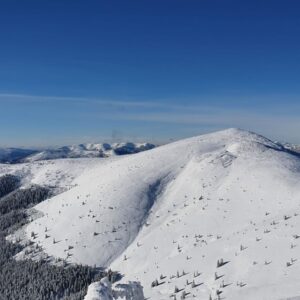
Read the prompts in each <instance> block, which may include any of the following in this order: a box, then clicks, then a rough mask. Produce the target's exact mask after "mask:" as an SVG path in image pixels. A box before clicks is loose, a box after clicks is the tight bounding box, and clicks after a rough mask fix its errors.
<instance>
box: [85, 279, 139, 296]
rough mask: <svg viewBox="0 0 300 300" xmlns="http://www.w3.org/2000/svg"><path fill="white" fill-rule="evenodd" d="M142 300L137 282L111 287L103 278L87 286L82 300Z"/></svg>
mask: <svg viewBox="0 0 300 300" xmlns="http://www.w3.org/2000/svg"><path fill="white" fill-rule="evenodd" d="M117 299H125V300H144V294H143V288H142V287H141V285H140V284H139V283H138V282H129V283H126V284H114V285H112V284H111V283H110V282H109V281H108V279H107V278H106V277H105V278H103V279H101V281H99V282H94V283H92V284H90V285H89V288H88V291H87V294H86V296H85V298H84V300H117Z"/></svg>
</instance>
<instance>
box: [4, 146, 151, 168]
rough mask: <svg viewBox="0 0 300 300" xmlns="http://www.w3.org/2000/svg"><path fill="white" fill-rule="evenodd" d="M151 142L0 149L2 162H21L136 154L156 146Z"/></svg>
mask: <svg viewBox="0 0 300 300" xmlns="http://www.w3.org/2000/svg"><path fill="white" fill-rule="evenodd" d="M154 147H155V145H153V144H150V143H115V144H108V143H103V144H80V145H74V146H64V147H60V148H53V149H45V150H43V151H38V150H33V149H18V148H3V149H0V163H21V162H33V161H39V160H49V159H59V158H81V157H109V156H113V155H127V154H134V153H138V152H142V151H146V150H150V149H152V148H154Z"/></svg>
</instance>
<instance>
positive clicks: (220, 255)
mask: <svg viewBox="0 0 300 300" xmlns="http://www.w3.org/2000/svg"><path fill="white" fill-rule="evenodd" d="M299 181H300V159H299V156H297V155H293V154H291V153H290V152H289V151H287V150H286V149H285V148H284V147H282V146H280V145H278V144H275V143H273V142H272V141H270V140H268V139H266V138H264V137H262V136H259V135H256V134H254V133H249V132H246V131H241V130H237V129H230V130H225V131H221V132H217V133H214V134H209V135H203V136H199V137H194V138H190V139H186V140H182V141H178V142H175V143H172V144H169V145H166V146H161V147H159V148H155V149H153V150H150V151H146V152H142V153H138V154H135V155H133V156H126V157H122V158H119V159H112V160H109V161H107V162H106V163H95V164H94V165H93V167H92V168H88V169H86V170H85V171H84V172H82V173H81V174H79V175H78V176H77V177H76V178H75V179H74V180H73V182H72V184H73V187H72V188H71V189H69V190H68V191H65V192H64V193H61V194H59V195H57V196H55V197H53V198H51V199H49V200H46V201H44V202H42V203H40V204H39V205H37V206H36V207H35V208H36V209H37V210H39V211H41V212H42V213H43V217H41V218H39V219H37V220H34V221H33V222H32V223H30V224H29V226H28V227H27V228H26V232H27V237H28V238H29V239H30V238H31V233H32V232H34V236H35V238H34V240H33V242H34V243H37V244H39V245H40V246H42V247H43V248H44V249H45V251H46V252H47V253H48V254H49V255H52V256H54V257H61V258H64V259H67V261H69V262H75V263H76V262H77V263H83V264H90V265H94V264H96V265H97V266H102V267H106V266H110V267H111V268H112V269H113V270H117V271H120V272H121V273H122V274H124V279H123V280H124V281H140V282H141V284H142V285H143V287H144V294H145V297H146V298H148V299H153V300H158V299H159V300H162V299H163V300H164V299H170V297H173V299H175V298H177V299H181V298H182V299H184V298H193V296H195V298H196V299H210V298H209V297H210V296H211V299H217V298H218V297H221V299H223V298H224V299H231V300H237V299H243V300H244V299H245V300H247V299H260V300H274V299H285V298H292V297H296V296H298V295H299V289H298V286H299V284H298V283H299V279H300V261H299V262H298V260H300V254H298V251H297V249H298V247H299V246H300V245H299V246H298V244H299V242H298V241H299V240H300V239H298V238H299V237H300V186H299ZM45 228H47V231H48V233H47V237H45ZM175 296H176V297H175Z"/></svg>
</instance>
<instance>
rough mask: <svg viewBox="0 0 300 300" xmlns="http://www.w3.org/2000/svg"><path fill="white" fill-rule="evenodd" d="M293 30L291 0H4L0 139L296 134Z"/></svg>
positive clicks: (298, 69)
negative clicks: (233, 130)
mask: <svg viewBox="0 0 300 300" xmlns="http://www.w3.org/2000/svg"><path fill="white" fill-rule="evenodd" d="M299 37H300V3H299V1H298V0H294V1H292V0H286V1H276V0H272V1H264V0H260V1H257V0H251V1H248V0H245V1H240V0H239V1H230V0H228V1H222V0H219V1H215V0H210V1H199V0H197V1H196V0H194V1H193V0H189V1H182V0H181V1H177V0H159V1H158V0H151V1H150V0H147V1H146V0H139V1H124V0H123V1H113V0H112V1H99V0H98V1H91V0H85V1H83V0H77V1H70V0H68V1H66V0H60V1H54V0H52V1H46V0H44V1H38V0H36V1H32V0H26V1H21V0H19V1H16V0H3V1H1V9H0V40H1V43H0V105H1V109H0V146H45V145H63V144H72V143H77V142H87V141H111V140H134V141H135V140H149V141H154V142H167V141H169V140H172V139H178V138H182V137H187V136H192V135H197V134H201V133H205V132H211V131H214V130H219V129H223V128H228V127H240V128H244V129H249V130H252V131H256V132H258V133H261V134H264V135H266V136H268V137H270V138H273V139H278V140H287V141H291V142H297V143H300V133H299V132H300V117H299V116H300V84H299V83H300V82H299V81H300V38H299Z"/></svg>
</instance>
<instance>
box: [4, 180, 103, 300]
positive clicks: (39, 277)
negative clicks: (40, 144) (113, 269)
mask: <svg viewBox="0 0 300 300" xmlns="http://www.w3.org/2000/svg"><path fill="white" fill-rule="evenodd" d="M3 178H5V179H3ZM18 184H19V183H18V182H17V181H16V182H15V181H14V178H13V177H10V175H9V176H8V177H7V176H3V177H1V178H0V191H2V194H1V195H2V196H1V197H0V299H1V300H10V299H13V300H27V299H28V300H32V299H34V300H52V299H53V300H58V299H64V300H80V299H83V298H84V295H85V294H86V291H87V287H88V285H89V284H90V283H91V282H93V281H96V280H99V279H100V278H101V277H103V276H104V275H105V273H104V271H100V270H99V269H96V268H92V267H88V266H82V265H69V266H65V267H63V266H54V265H51V264H49V263H48V262H47V261H46V260H41V261H38V262H37V261H33V260H30V259H28V260H18V261H17V260H15V259H14V255H16V254H17V253H18V252H20V251H21V250H23V249H24V246H22V245H20V244H18V243H12V242H9V241H7V240H6V239H5V236H7V235H8V234H10V233H12V232H14V231H15V230H16V229H18V228H20V227H21V226H22V225H24V224H26V223H27V221H28V215H27V211H26V209H27V208H29V207H31V206H32V205H34V204H37V203H39V202H41V201H43V200H45V199H46V198H47V197H49V195H50V190H49V189H48V188H45V187H40V186H32V187H30V188H28V189H17V190H15V189H16V187H17V186H18ZM3 195H5V196H3Z"/></svg>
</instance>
